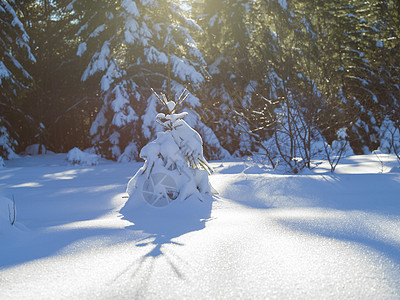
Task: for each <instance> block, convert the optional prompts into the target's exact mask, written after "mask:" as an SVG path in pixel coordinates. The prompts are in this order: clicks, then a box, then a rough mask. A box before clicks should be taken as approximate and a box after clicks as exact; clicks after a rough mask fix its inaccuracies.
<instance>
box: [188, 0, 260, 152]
mask: <svg viewBox="0 0 400 300" xmlns="http://www.w3.org/2000/svg"><path fill="white" fill-rule="evenodd" d="M192 5H193V12H192V15H193V17H194V18H195V19H196V20H198V22H199V25H200V26H201V27H202V29H203V30H204V34H202V35H201V36H200V37H199V39H200V41H201V43H200V44H201V50H202V52H203V53H204V55H205V58H206V61H207V63H208V71H209V74H210V78H209V81H208V82H207V85H206V87H205V89H204V90H203V93H204V97H205V98H207V99H209V100H208V101H207V115H208V118H209V121H208V123H210V124H212V125H211V126H212V127H213V129H214V131H215V132H216V134H217V135H218V137H220V138H221V143H222V144H223V146H224V147H225V148H226V149H229V151H230V153H231V154H234V155H239V156H240V155H244V154H249V153H250V151H251V148H252V145H251V143H252V142H251V141H250V140H251V135H249V133H248V131H249V126H248V124H247V122H246V121H245V120H244V119H243V118H241V117H240V116H239V115H238V114H237V112H238V110H239V108H242V107H244V108H250V106H251V103H252V97H253V94H254V93H255V92H256V90H257V82H256V81H255V80H254V76H253V72H252V66H251V62H250V53H249V47H248V44H249V40H250V33H249V25H248V18H249V12H250V8H251V2H249V1H244V0H218V1H215V0H203V1H193V4H192Z"/></svg>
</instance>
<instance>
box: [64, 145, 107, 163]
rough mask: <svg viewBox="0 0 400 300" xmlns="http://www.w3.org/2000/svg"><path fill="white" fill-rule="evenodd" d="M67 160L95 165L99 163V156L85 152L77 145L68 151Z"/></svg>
mask: <svg viewBox="0 0 400 300" xmlns="http://www.w3.org/2000/svg"><path fill="white" fill-rule="evenodd" d="M67 161H68V162H69V163H70V164H71V165H81V166H95V165H97V164H98V161H99V156H98V155H96V154H91V153H86V152H83V151H82V150H80V149H79V148H77V147H75V148H73V149H71V150H70V151H69V152H68V154H67Z"/></svg>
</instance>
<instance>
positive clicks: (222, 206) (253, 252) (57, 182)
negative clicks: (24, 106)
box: [0, 154, 400, 299]
mask: <svg viewBox="0 0 400 300" xmlns="http://www.w3.org/2000/svg"><path fill="white" fill-rule="evenodd" d="M65 157H66V155H65V154H52V155H41V156H35V157H23V158H20V159H16V160H12V161H6V166H5V168H2V169H0V189H1V190H2V194H3V195H4V196H5V197H7V198H9V199H10V197H11V196H12V195H13V196H14V198H15V199H16V203H17V209H18V216H17V221H18V222H19V223H20V224H23V225H25V226H26V227H27V228H25V229H23V230H19V231H21V233H20V234H18V235H17V234H16V235H10V234H7V235H4V234H2V233H1V232H0V240H1V243H0V299H66V298H69V299H71V298H73V299H76V298H80V299H110V298H115V297H117V298H118V299H159V298H162V299H177V298H180V299H188V298H191V299H193V298H196V299H232V298H245V299H266V298H279V299H282V298H296V299H310V298H318V299H331V298H334V299H338V298H341V299H343V298H352V299H398V298H399V296H400V202H399V201H400V199H399V197H398V195H399V192H400V172H399V170H398V167H397V165H396V161H395V158H394V157H393V156H382V157H381V160H383V161H384V165H383V168H382V163H381V160H379V159H377V157H376V156H374V155H368V156H354V157H350V158H346V159H344V160H343V162H342V165H339V166H338V168H337V172H336V173H335V174H331V173H330V172H329V166H328V165H326V164H324V163H323V164H321V165H319V167H318V168H317V169H315V170H313V171H308V172H304V173H302V174H300V175H296V176H295V175H290V174H283V173H278V172H273V171H271V170H267V171H268V172H265V171H266V169H265V168H264V167H260V166H257V165H254V164H248V163H246V164H244V163H243V162H218V163H217V162H214V163H211V165H212V167H213V168H214V169H215V170H216V172H215V173H214V174H213V175H212V176H211V177H210V181H211V184H212V185H213V187H214V188H215V189H216V190H217V191H218V192H219V195H218V197H217V198H216V199H215V200H214V201H213V202H211V201H205V202H203V203H201V202H189V201H187V202H182V203H172V204H171V206H168V207H167V208H165V209H163V208H152V207H150V206H149V205H147V204H146V203H145V202H144V201H143V203H142V205H137V206H136V207H135V209H134V210H132V211H131V212H130V213H128V212H127V213H125V215H121V214H120V209H121V208H122V207H123V206H124V204H125V202H126V200H127V199H126V198H124V196H125V195H126V194H125V193H124V191H125V188H126V183H127V181H128V180H129V178H131V177H132V175H133V174H135V172H136V171H137V170H138V169H139V167H141V166H142V163H112V162H107V161H104V160H100V161H99V164H98V165H97V166H69V165H67V162H66V160H65ZM382 170H383V171H382ZM381 171H382V172H381Z"/></svg>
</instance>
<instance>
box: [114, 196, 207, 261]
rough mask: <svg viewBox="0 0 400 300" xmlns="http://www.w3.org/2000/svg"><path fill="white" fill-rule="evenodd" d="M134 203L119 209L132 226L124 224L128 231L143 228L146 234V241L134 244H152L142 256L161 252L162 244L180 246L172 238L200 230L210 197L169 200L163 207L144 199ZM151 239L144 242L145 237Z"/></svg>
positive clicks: (156, 255) (158, 254) (141, 229)
mask: <svg viewBox="0 0 400 300" xmlns="http://www.w3.org/2000/svg"><path fill="white" fill-rule="evenodd" d="M137 201H143V203H140V204H139V205H137V206H129V207H128V206H125V207H123V208H122V209H121V211H120V212H121V214H122V215H123V219H125V220H128V221H130V222H131V223H133V224H134V225H130V226H128V227H126V229H129V230H135V231H142V232H143V233H146V234H148V237H147V238H146V239H145V240H146V241H144V240H143V241H140V242H139V243H137V245H136V246H139V247H141V246H147V245H153V246H154V247H153V248H152V250H151V251H149V253H147V254H146V255H145V257H154V258H155V257H158V256H160V255H163V246H164V245H166V244H171V245H177V246H182V244H181V243H179V242H177V241H173V240H174V239H175V238H178V237H180V236H183V235H185V234H187V233H190V232H194V231H198V230H202V229H204V228H205V224H206V222H207V221H208V220H210V216H211V210H212V203H213V198H212V197H208V198H206V199H205V200H204V201H200V200H198V199H193V198H189V199H187V200H185V201H183V202H180V203H171V204H170V205H169V206H168V207H165V208H154V207H150V206H149V205H147V204H146V203H144V200H141V199H138V200H137ZM149 239H150V240H151V241H147V240H149Z"/></svg>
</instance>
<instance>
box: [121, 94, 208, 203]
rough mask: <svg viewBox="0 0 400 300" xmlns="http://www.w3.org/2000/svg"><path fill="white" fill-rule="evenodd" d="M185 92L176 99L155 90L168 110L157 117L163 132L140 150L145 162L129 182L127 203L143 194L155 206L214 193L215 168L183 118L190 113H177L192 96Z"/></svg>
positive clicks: (202, 197)
mask: <svg viewBox="0 0 400 300" xmlns="http://www.w3.org/2000/svg"><path fill="white" fill-rule="evenodd" d="M153 92H154V91H153ZM185 93H186V90H185V91H184V92H183V93H182V94H181V96H180V97H179V99H178V100H177V101H176V102H175V101H169V100H168V99H167V97H166V96H165V95H164V94H162V95H161V97H160V96H159V95H158V94H157V93H155V92H154V95H155V96H156V97H157V99H158V100H159V101H160V102H161V104H162V105H163V107H164V108H165V110H166V113H159V114H158V115H157V117H156V119H157V123H159V124H160V125H161V126H162V127H163V128H164V131H163V132H158V133H157V138H156V139H155V140H154V141H152V142H150V143H149V144H147V145H146V146H145V147H143V149H142V151H141V152H140V157H141V158H143V159H144V160H145V163H144V165H143V167H142V168H140V169H139V171H138V172H137V173H136V174H135V176H133V177H132V179H131V180H130V181H129V183H128V186H127V193H128V194H129V196H130V200H128V203H129V202H131V201H136V200H137V199H138V198H139V197H143V199H144V200H145V201H146V202H148V203H149V204H151V205H152V206H155V207H163V206H166V205H168V204H170V203H171V202H172V201H179V200H186V199H188V198H189V197H195V198H198V199H199V200H201V201H202V200H203V199H204V196H205V195H207V194H211V193H212V192H213V189H212V187H211V185H210V183H209V180H208V175H209V174H211V172H212V171H213V170H212V168H211V167H210V165H209V164H208V163H207V161H206V160H205V159H204V157H203V141H202V139H201V137H200V135H199V134H198V133H197V132H196V131H195V130H194V129H193V128H191V127H190V126H189V125H188V124H187V123H186V122H185V121H184V120H183V118H184V117H185V116H186V115H188V113H187V112H182V113H177V110H178V108H179V107H180V106H181V105H182V103H183V102H184V101H185V99H186V98H187V96H188V95H189V93H187V94H186V95H185ZM128 203H127V204H128Z"/></svg>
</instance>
